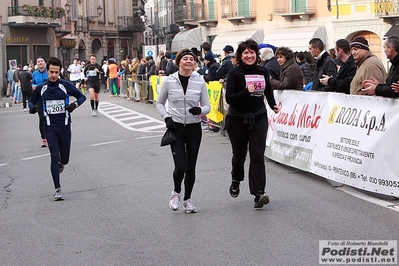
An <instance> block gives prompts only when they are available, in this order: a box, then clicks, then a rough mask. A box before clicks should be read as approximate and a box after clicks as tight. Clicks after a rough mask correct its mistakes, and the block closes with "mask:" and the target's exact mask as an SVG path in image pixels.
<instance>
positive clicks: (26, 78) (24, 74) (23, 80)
mask: <svg viewBox="0 0 399 266" xmlns="http://www.w3.org/2000/svg"><path fill="white" fill-rule="evenodd" d="M18 80H19V84H20V85H21V91H22V109H23V110H24V112H26V102H27V101H28V100H29V98H30V96H31V95H32V74H31V73H30V71H29V67H28V66H24V67H23V68H22V71H20V72H19V73H18Z"/></svg>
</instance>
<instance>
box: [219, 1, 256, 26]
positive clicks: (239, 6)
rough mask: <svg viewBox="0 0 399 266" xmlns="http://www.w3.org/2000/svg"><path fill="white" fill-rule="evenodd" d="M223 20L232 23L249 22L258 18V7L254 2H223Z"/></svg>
mask: <svg viewBox="0 0 399 266" xmlns="http://www.w3.org/2000/svg"><path fill="white" fill-rule="evenodd" d="M221 5H222V12H221V13H222V19H228V20H229V21H230V22H232V23H236V22H240V21H247V22H250V21H251V20H252V19H255V18H256V5H255V1H254V0H245V1H239V0H221Z"/></svg>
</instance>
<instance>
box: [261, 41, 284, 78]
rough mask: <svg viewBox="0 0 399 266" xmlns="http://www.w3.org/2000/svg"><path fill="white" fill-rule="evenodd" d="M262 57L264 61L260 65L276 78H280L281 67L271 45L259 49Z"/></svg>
mask: <svg viewBox="0 0 399 266" xmlns="http://www.w3.org/2000/svg"><path fill="white" fill-rule="evenodd" d="M259 56H260V59H262V63H260V64H259V65H261V66H263V67H264V68H266V69H267V70H269V74H270V76H271V77H272V79H274V80H280V72H281V67H280V64H279V63H278V62H277V59H276V57H275V56H274V52H273V49H272V48H270V47H264V48H261V49H260V50H259Z"/></svg>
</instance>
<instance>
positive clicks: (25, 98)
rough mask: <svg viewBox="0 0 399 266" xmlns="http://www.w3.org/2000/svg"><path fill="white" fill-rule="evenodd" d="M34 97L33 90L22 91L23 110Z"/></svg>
mask: <svg viewBox="0 0 399 266" xmlns="http://www.w3.org/2000/svg"><path fill="white" fill-rule="evenodd" d="M31 95H32V90H29V91H22V108H24V109H25V108H26V103H27V102H28V101H29V98H30V96H31Z"/></svg>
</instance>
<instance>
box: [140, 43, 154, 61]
mask: <svg viewBox="0 0 399 266" xmlns="http://www.w3.org/2000/svg"><path fill="white" fill-rule="evenodd" d="M156 48H157V47H156V45H144V46H143V51H144V53H143V54H144V56H152V58H154V59H155V58H156V57H157V55H158V54H157V49H156Z"/></svg>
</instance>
